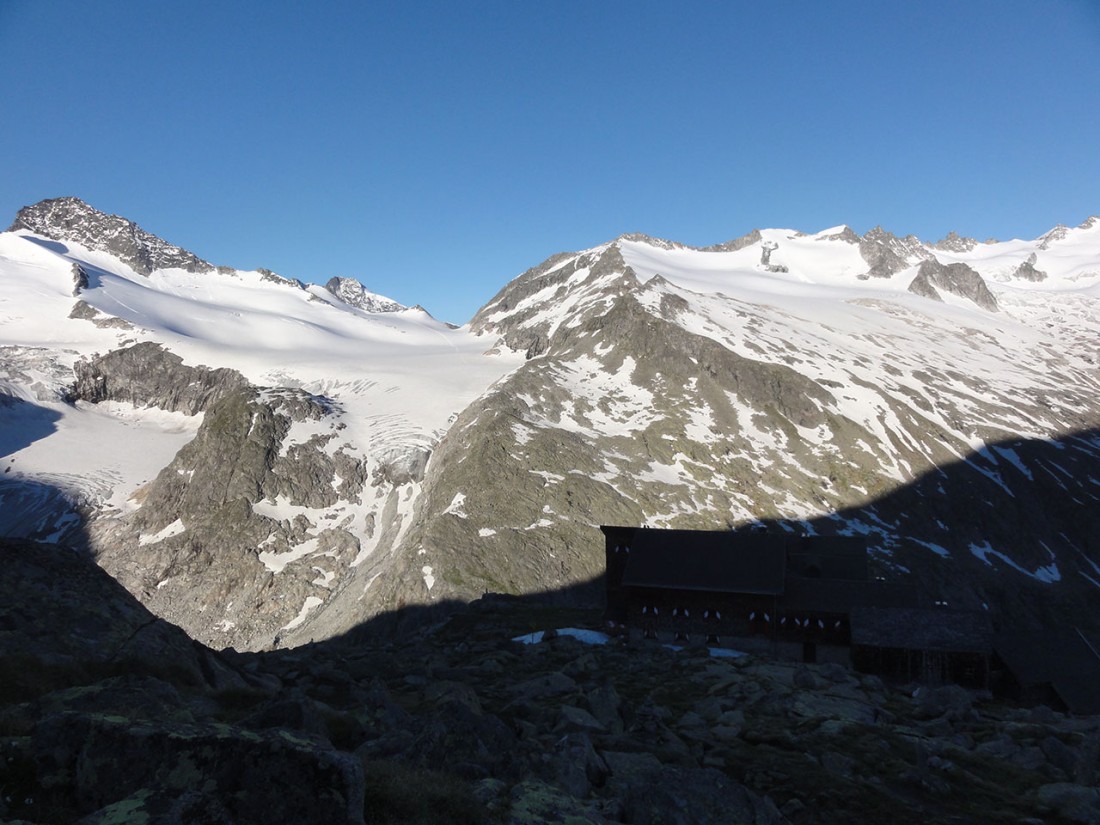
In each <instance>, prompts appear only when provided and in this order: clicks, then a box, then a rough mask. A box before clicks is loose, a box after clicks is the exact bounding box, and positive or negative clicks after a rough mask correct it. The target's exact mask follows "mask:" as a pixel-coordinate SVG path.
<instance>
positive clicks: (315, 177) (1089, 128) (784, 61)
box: [0, 0, 1100, 323]
mask: <svg viewBox="0 0 1100 825" xmlns="http://www.w3.org/2000/svg"><path fill="white" fill-rule="evenodd" d="M0 77H2V78H3V82H2V84H0V118H2V120H0V158H2V159H3V172H2V173H0V223H2V224H4V225H5V226H6V225H7V223H8V222H9V221H10V220H11V218H12V217H13V216H14V214H15V212H16V210H17V209H18V208H19V207H20V206H23V205H24V204H28V203H33V202H35V201H38V200H40V199H42V198H47V197H57V196H60V195H75V196H77V197H81V198H83V199H84V200H86V201H88V202H89V203H91V204H92V205H93V206H95V207H97V208H99V209H102V210H104V211H106V212H113V213H115V214H120V215H124V216H126V217H128V218H130V219H132V220H134V221H136V222H137V223H139V224H141V225H142V226H143V227H145V228H146V229H148V230H149V231H151V232H154V233H156V234H158V235H161V236H163V237H165V238H167V239H168V240H170V241H172V242H174V243H177V244H179V245H181V246H184V247H186V248H188V249H190V250H192V251H193V252H195V253H196V254H198V255H200V256H201V257H204V258H206V259H207V260H210V261H212V262H214V263H218V264H226V265H230V266H235V267H238V268H242V269H243V268H254V267H260V266H264V267H269V268H271V269H274V270H275V271H277V272H279V273H281V274H283V275H287V276H292V277H297V278H301V279H302V280H306V281H322V282H323V281H324V280H327V279H328V278H329V277H331V276H332V275H344V276H350V277H355V278H358V279H359V280H361V281H363V282H364V283H365V284H366V285H367V286H368V288H370V289H373V290H374V291H376V292H380V293H382V294H385V295H388V296H390V297H392V298H394V299H396V300H399V301H402V302H403V303H410V304H411V303H421V304H423V305H424V306H425V307H427V308H428V309H429V310H430V311H431V312H432V313H433V314H435V315H436V316H437V317H440V318H442V319H445V320H450V321H455V322H458V323H461V322H464V321H466V320H468V319H469V317H470V316H471V315H472V314H473V312H474V311H475V310H476V309H477V308H478V307H479V306H480V305H481V304H483V303H485V302H486V301H487V300H488V299H489V298H490V297H492V295H493V294H494V293H495V292H496V291H497V290H498V289H499V288H500V287H501V286H503V285H504V284H505V283H506V282H507V281H508V280H510V279H511V278H512V277H514V276H515V275H517V274H519V273H520V272H522V271H523V270H524V269H526V268H527V267H529V266H533V265H535V264H537V263H539V262H540V261H541V260H542V259H543V258H545V257H546V256H548V255H550V254H552V253H554V252H558V251H562V250H573V249H581V248H585V247H588V246H593V245H596V244H598V243H602V242H604V241H607V240H610V239H612V238H614V237H615V236H617V235H619V234H621V233H624V232H645V233H647V234H650V235H655V236H658V237H664V238H670V239H673V240H678V241H682V242H684V243H689V244H694V245H704V244H710V243H718V242H721V241H724V240H728V239H730V238H733V237H736V236H738V235H741V234H743V233H745V232H747V231H749V230H751V229H753V228H754V227H774V226H783V227H791V228H794V229H801V230H803V231H807V232H814V231H817V230H820V229H824V228H826V227H829V226H833V225H836V224H839V223H847V224H849V225H851V226H852V227H853V228H854V229H856V231H858V232H861V233H862V232H865V231H866V230H867V229H869V228H871V227H872V226H874V225H876V224H881V225H882V226H883V227H885V228H886V229H889V230H891V231H893V232H895V233H898V234H907V233H910V232H912V233H914V234H917V235H919V236H920V237H922V238H925V239H929V240H935V239H938V238H940V237H942V236H943V235H945V234H946V233H947V232H948V231H949V230H951V229H954V230H957V231H959V232H960V233H963V234H967V235H973V236H976V237H979V238H986V237H990V236H994V237H999V238H1009V237H1025V238H1030V237H1035V236H1036V235H1039V234H1041V233H1042V232H1044V231H1046V230H1047V229H1049V228H1050V227H1051V226H1053V225H1054V224H1057V223H1069V224H1076V223H1079V222H1080V221H1082V220H1084V219H1085V218H1086V217H1088V216H1089V215H1090V214H1094V213H1097V212H1100V2H1097V0H950V1H948V0H922V2H915V1H914V2H900V3H892V2H882V0H875V1H874V2H871V1H870V0H868V1H867V2H863V1H862V0H860V1H859V2H856V1H854V0H831V1H830V2H822V0H804V2H795V1H793V0H787V1H784V0H775V2H738V0H725V1H724V2H696V3H692V2H686V3H678V4H673V3H669V2H647V1H646V0H630V1H629V2H619V1H618V0H598V1H597V2H592V1H591V0H538V1H536V0H529V1H525V0H503V1H502V2H477V1H476V0H471V1H470V2H455V1H454V0H448V1H447V2H411V1H410V2H403V3H396V2H394V3H383V2H369V3H368V2H365V1H364V2H318V3H306V2H298V0H295V1H294V2H283V1H281V0H264V2H260V0H256V1H255V2H243V0H242V1H241V2H234V0H215V2H200V0H187V2H178V3H175V2H173V3H169V2H149V1H148V0H132V2H123V1H122V0H118V1H115V0H96V2H89V0H79V2H54V0H0Z"/></svg>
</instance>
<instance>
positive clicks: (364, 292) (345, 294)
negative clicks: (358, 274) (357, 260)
mask: <svg viewBox="0 0 1100 825" xmlns="http://www.w3.org/2000/svg"><path fill="white" fill-rule="evenodd" d="M325 289H327V290H328V291H329V292H331V293H332V294H333V295H334V296H335V297H337V298H339V299H340V300H341V301H343V302H344V303H345V304H347V305H348V306H352V307H355V308H356V309H361V310H363V311H364V312H400V311H401V310H403V309H408V307H406V306H404V305H403V304H399V303H397V301H391V300H390V299H389V298H384V297H382V296H381V295H375V294H374V293H373V292H371V291H370V290H368V289H367V288H366V287H365V286H363V285H362V284H361V283H359V281H356V280H353V279H352V278H330V279H329V281H328V283H326V284H325Z"/></svg>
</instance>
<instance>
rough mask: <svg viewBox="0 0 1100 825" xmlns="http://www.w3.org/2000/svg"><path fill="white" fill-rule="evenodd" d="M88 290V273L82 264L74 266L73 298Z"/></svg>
mask: <svg viewBox="0 0 1100 825" xmlns="http://www.w3.org/2000/svg"><path fill="white" fill-rule="evenodd" d="M87 288H88V273H87V272H86V271H85V270H84V267H82V266H81V265H80V264H73V297H74V298H76V297H77V296H78V295H80V293H81V292H83V291H84V290H85V289H87Z"/></svg>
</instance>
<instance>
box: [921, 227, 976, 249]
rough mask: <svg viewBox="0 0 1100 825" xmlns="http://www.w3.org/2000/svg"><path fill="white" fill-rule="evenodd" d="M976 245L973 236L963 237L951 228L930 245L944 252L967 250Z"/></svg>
mask: <svg viewBox="0 0 1100 825" xmlns="http://www.w3.org/2000/svg"><path fill="white" fill-rule="evenodd" d="M977 245H978V242H977V241H976V240H975V239H974V238H964V237H962V236H960V235H959V234H958V233H957V232H955V231H954V230H952V231H950V232H948V233H947V236H946V237H945V238H942V239H940V240H938V241H936V242H935V243H934V244H932V247H933V248H934V249H942V250H944V251H945V252H969V251H970V250H971V249H973V248H974V247H976V246H977Z"/></svg>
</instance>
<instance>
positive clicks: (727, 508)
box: [0, 201, 1100, 651]
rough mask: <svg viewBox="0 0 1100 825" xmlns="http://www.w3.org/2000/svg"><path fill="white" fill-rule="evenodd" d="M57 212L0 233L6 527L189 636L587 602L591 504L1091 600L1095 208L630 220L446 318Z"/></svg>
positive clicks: (629, 518) (1070, 613)
mask: <svg viewBox="0 0 1100 825" xmlns="http://www.w3.org/2000/svg"><path fill="white" fill-rule="evenodd" d="M77 204H79V202H76V204H74V203H72V202H71V201H66V202H65V203H64V204H59V203H57V202H52V201H51V202H44V204H40V205H38V206H37V207H29V208H28V209H27V210H24V211H23V212H21V213H20V215H21V216H23V217H21V218H20V219H19V220H17V222H16V223H17V225H16V226H15V228H14V230H13V231H11V232H8V233H2V234H0V260H2V261H3V263H2V264H0V297H5V298H6V299H7V303H6V304H4V306H5V310H4V311H5V312H7V313H8V318H7V321H6V323H5V325H4V333H3V334H4V336H5V337H4V338H3V340H2V341H0V387H2V388H3V391H4V397H6V398H9V399H11V400H10V402H8V403H6V404H5V406H4V408H3V409H0V414H2V415H4V416H6V419H5V420H6V422H7V423H8V424H9V425H10V426H8V427H7V428H6V430H5V432H6V433H8V435H7V436H6V438H7V441H6V442H5V456H4V458H3V459H0V460H2V461H5V462H6V463H5V464H4V467H5V469H6V470H7V472H6V473H4V474H3V475H2V476H0V482H2V483H0V499H3V502H4V504H5V508H4V512H5V513H6V516H5V519H6V522H5V529H6V530H7V531H8V532H9V533H13V532H14V533H17V534H18V535H22V536H28V537H31V538H35V539H39V540H44V539H49V540H54V541H57V540H65V541H68V542H71V543H75V544H77V545H79V546H83V547H85V548H87V549H88V550H89V551H90V552H91V553H92V554H93V555H94V556H95V557H96V558H97V560H98V561H99V563H100V564H102V565H103V567H104V568H105V569H106V570H107V571H108V572H110V573H111V574H112V575H114V576H115V577H116V578H117V579H118V580H119V581H120V582H122V584H124V585H125V587H126V588H127V589H128V590H129V591H130V592H131V593H133V594H134V595H135V596H136V597H137V598H139V599H140V600H141V601H142V602H143V603H144V604H146V605H148V606H149V607H150V609H152V610H153V611H154V612H155V613H157V614H158V615H161V616H163V617H166V618H168V619H170V620H171V621H173V622H174V623H176V624H178V625H180V626H181V627H183V628H184V629H185V630H186V631H187V632H188V633H189V634H190V635H191V636H192V637H193V638H195V639H198V640H201V641H202V642H203V643H205V644H207V645H210V646H211V647H215V648H217V647H226V646H232V647H234V648H237V649H238V650H254V651H258V650H265V649H271V648H273V647H284V646H299V645H302V644H307V643H309V642H310V641H311V640H320V639H324V638H329V637H333V636H337V635H339V634H341V633H343V632H346V631H348V630H349V629H351V628H353V627H355V626H357V625H359V624H361V623H363V622H367V621H370V620H372V619H373V618H374V617H379V616H382V615H389V616H392V617H404V616H409V615H413V614H411V613H409V612H408V608H410V607H411V606H415V605H420V606H427V607H429V608H430V607H433V606H446V605H450V604H453V603H456V602H465V601H470V600H473V599H477V598H478V597H480V596H482V595H484V594H485V593H487V592H495V593H512V594H521V593H532V592H546V593H557V594H559V598H561V599H562V600H569V601H573V602H579V603H589V604H591V603H594V602H596V601H598V600H599V598H600V593H599V584H598V582H599V575H600V573H601V571H602V567H603V557H602V552H603V550H602V548H603V545H602V540H601V538H600V534H599V531H598V527H599V525H601V524H624V525H631V524H646V525H649V526H667V527H682V528H698V529H722V528H726V527H733V526H740V525H744V524H747V523H753V522H760V523H763V524H764V525H765V526H766V527H768V528H769V529H774V530H784V531H792V532H802V533H818V534H842V535H862V536H866V538H867V540H868V544H869V547H870V551H871V554H872V564H873V567H874V574H875V575H876V576H879V577H882V578H884V579H888V580H899V581H901V580H905V581H912V582H914V583H916V584H917V585H918V586H919V588H920V589H921V591H922V592H923V593H925V594H927V597H928V598H929V599H935V600H937V601H946V602H949V603H951V604H952V605H953V606H956V607H960V608H970V609H976V610H983V611H989V612H991V613H992V614H993V615H994V616H995V617H997V620H998V621H1011V622H1013V623H1018V624H1021V625H1023V626H1028V625H1032V626H1036V625H1045V624H1049V623H1051V622H1058V621H1068V620H1070V619H1072V620H1073V621H1074V622H1077V623H1080V624H1084V625H1086V626H1090V627H1093V628H1095V627H1096V626H1097V625H1098V624H1100V617H1098V616H1097V613H1096V610H1095V607H1094V605H1095V589H1096V588H1097V587H1100V546H1098V545H1097V542H1096V536H1097V535H1100V523H1098V522H1097V518H1098V516H1097V514H1098V513H1100V507H1098V506H1097V505H1098V504H1100V501H1098V497H1100V485H1097V484H1096V483H1095V481H1096V479H1097V478H1098V477H1100V474H1098V473H1097V470H1096V467H1097V463H1098V458H1100V437H1098V435H1097V433H1098V432H1100V406H1098V402H1097V398H1100V393H1098V392H1097V391H1098V390H1100V378H1098V372H1097V362H1096V350H1095V340H1096V338H1097V334H1098V332H1100V330H1098V329H1097V323H1098V322H1097V318H1098V317H1100V314H1098V313H1097V311H1096V310H1097V301H1098V300H1100V296H1098V293H1097V290H1098V288H1100V287H1098V284H1100V230H1098V224H1097V223H1096V222H1095V221H1086V222H1085V223H1084V224H1082V225H1081V226H1079V227H1076V228H1072V229H1067V228H1062V230H1061V231H1058V232H1052V233H1047V234H1046V235H1044V236H1043V237H1042V238H1040V239H1036V240H1035V241H1020V240H1014V241H1007V242H1002V243H984V244H976V243H971V242H969V240H968V239H965V238H960V237H958V236H948V238H947V239H944V241H942V242H940V243H937V244H927V243H924V242H922V241H920V240H919V239H917V238H915V237H913V236H907V237H897V236H894V235H892V234H890V233H888V232H886V231H885V230H882V229H881V228H875V229H873V230H871V231H870V232H868V233H866V234H865V235H863V236H859V235H857V234H856V233H855V232H853V231H851V230H850V229H849V228H847V227H836V228H834V229H829V230H825V231H823V232H819V233H816V234H808V233H803V232H796V231H793V230H786V229H762V230H754V231H753V232H750V233H748V234H747V235H745V236H743V237H741V238H739V239H736V240H734V241H730V242H728V243H724V244H719V245H716V246H713V247H707V248H705V249H695V248H691V247H687V246H684V245H682V244H677V243H674V242H668V241H659V240H655V239H652V238H648V237H646V236H640V235H625V236H622V237H620V238H618V239H616V240H615V241H612V242H609V243H607V244H603V245H601V246H598V247H595V248H593V249H590V250H584V251H581V252H573V253H562V254H559V255H555V256H553V257H551V258H550V259H548V260H547V261H545V262H543V263H542V264H540V265H538V266H536V267H533V268H532V269H530V270H528V271H527V272H525V273H523V274H521V275H520V276H518V277H517V278H515V279H514V280H512V281H511V282H509V283H508V284H506V285H505V286H504V287H503V288H502V289H501V290H500V292H499V293H498V294H497V295H496V296H494V297H493V298H491V299H490V300H489V301H488V302H487V303H486V304H485V306H484V307H483V308H482V309H481V310H480V311H479V312H478V313H477V314H476V315H475V317H474V318H473V319H472V321H471V323H470V325H469V327H468V328H463V329H453V328H450V327H448V326H447V325H445V324H440V323H438V322H435V321H433V320H432V319H431V318H430V317H428V316H426V315H425V314H424V313H422V312H419V311H417V310H415V309H414V310H406V309H403V308H400V307H382V306H380V305H379V304H371V303H369V301H373V300H374V298H373V297H371V296H370V294H369V293H368V292H366V291H365V290H364V289H363V288H362V285H358V287H357V286H356V284H355V283H353V282H347V281H342V280H340V279H334V281H333V282H330V287H329V289H327V290H326V289H323V288H322V287H317V286H305V285H302V284H298V283H296V282H287V281H286V280H285V279H278V278H270V277H264V274H263V273H245V272H237V271H227V272H222V271H217V272H208V271H202V272H196V271H192V270H187V269H186V267H180V266H179V265H178V264H176V263H162V264H158V266H159V267H161V268H156V269H154V270H153V275H146V274H142V273H141V272H140V271H139V270H138V269H137V268H136V267H135V266H134V265H133V264H132V263H131V262H130V258H127V257H124V256H130V257H133V255H134V254H136V253H132V251H131V252H127V251H126V249H127V248H128V247H127V248H123V246H120V245H119V244H116V243H115V242H114V240H112V239H117V238H118V237H123V236H125V237H137V235H136V234H134V232H133V231H132V230H129V229H125V226H131V227H132V226H133V225H132V224H129V222H124V223H123V224H117V223H116V221H122V219H114V218H109V217H97V216H98V215H100V213H95V214H91V213H87V214H88V215H89V216H90V217H88V219H87V221H85V222H84V223H80V224H79V226H77V225H75V223H74V225H72V226H70V225H68V224H69V223H72V222H71V221H69V220H68V218H66V219H65V220H62V219H61V218H60V217H59V215H60V214H62V213H65V214H67V215H70V216H77V215H80V214H85V213H84V211H83V209H82V208H81V207H79V206H77ZM63 206H64V207H65V208H66V209H68V212H66V211H65V209H62V207H63ZM88 209H90V207H88ZM93 211H94V210H93ZM24 213H26V215H24ZM36 216H37V217H36ZM74 221H75V218H74ZM76 223H79V222H76ZM120 227H121V228H120ZM124 229H125V231H123V230H124ZM66 233H68V234H66ZM127 233H130V234H129V235H128V234H127ZM112 244H114V245H113V246H112ZM154 246H156V244H153V243H152V242H149V247H150V248H152V247H154ZM89 250H91V251H94V252H96V254H94V255H93V254H89ZM187 254H190V253H187ZM139 257H140V256H139ZM147 257H148V256H147ZM112 259H114V260H116V261H117V266H116V265H115V264H114V263H112ZM151 260H153V258H150V261H151ZM157 260H163V261H169V262H170V261H178V260H182V259H181V258H180V257H179V256H176V257H171V256H169V257H167V258H163V259H157ZM196 260H198V259H197V258H196ZM149 265H152V264H151V263H150V264H149ZM74 267H79V268H80V271H81V272H83V273H84V274H83V279H81V277H80V276H79V274H78V273H77V274H74V269H73V268H74ZM179 270H183V272H182V274H181V272H180V271H179ZM1040 275H1041V276H1042V277H1039V276H1040ZM74 278H75V279H76V283H75V286H76V288H77V291H78V292H79V295H78V296H75V300H74V295H73V291H74ZM196 278H200V279H202V280H201V283H200V282H198V281H197V280H195V279H196ZM36 279H37V280H36ZM17 283H18V284H19V286H16V284H17ZM28 283H33V284H35V290H27V289H26V288H25V287H26V284H28ZM200 289H201V290H207V291H208V292H206V293H203V300H202V301H201V302H199V301H196V300H193V299H192V298H191V297H189V296H191V295H195V294H199V290H200ZM241 296H244V297H241ZM368 299H369V300H368ZM357 302H359V303H357ZM81 304H83V305H84V306H85V307H87V309H82V308H81ZM383 310H385V311H383ZM43 318H45V319H48V322H49V324H51V325H52V328H51V329H50V330H48V331H44V330H43V328H42V324H43V321H42V320H41V319H43ZM89 321H92V323H89ZM116 321H117V322H119V323H118V324H115V323H114V322H116ZM188 324H190V325H189V326H188ZM54 328H56V329H65V330H66V331H67V333H66V334H67V336H68V340H69V341H70V343H69V344H67V345H64V346H58V345H57V344H56V343H55V341H56V335H54ZM397 353H401V357H400V358H396V359H395V354H397ZM394 365H399V366H394ZM51 399H53V400H51ZM58 421H60V422H63V424H64V426H58V425H57V423H56V422H58ZM81 433H83V434H85V435H84V436H83V437H79V436H78V437H76V438H75V440H74V441H66V440H65V439H67V438H72V437H73V436H74V435H77V434H81ZM123 434H124V435H123ZM116 438H122V439H123V440H122V441H115V440H112V439H116ZM138 439H140V444H141V445H143V446H142V449H140V450H135V449H122V448H120V447H115V448H110V445H112V444H119V445H121V444H127V445H130V444H137V443H139V442H138ZM97 443H98V444H101V445H104V446H105V447H107V448H108V449H107V450H106V451H105V452H104V453H99V454H94V453H93V451H92V450H91V447H92V445H93V444H97ZM78 444H79V449H77V448H76V445H78ZM52 445H57V446H56V447H54V446H52ZM82 462H83V463H82Z"/></svg>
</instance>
